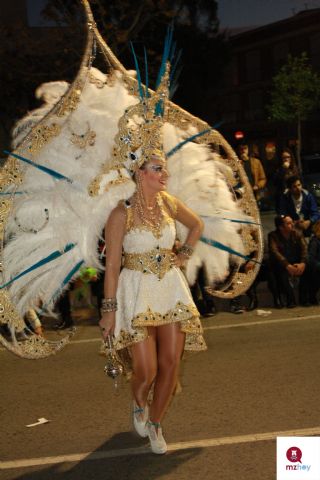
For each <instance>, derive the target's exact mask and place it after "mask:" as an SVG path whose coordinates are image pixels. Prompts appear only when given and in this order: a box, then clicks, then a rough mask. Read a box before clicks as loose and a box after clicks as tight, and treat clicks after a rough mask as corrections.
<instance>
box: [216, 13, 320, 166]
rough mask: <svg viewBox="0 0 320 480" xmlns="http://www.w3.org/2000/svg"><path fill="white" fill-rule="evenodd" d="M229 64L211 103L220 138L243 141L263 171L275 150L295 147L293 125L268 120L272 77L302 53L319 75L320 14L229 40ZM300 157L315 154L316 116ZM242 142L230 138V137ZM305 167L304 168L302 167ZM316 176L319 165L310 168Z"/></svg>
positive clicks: (319, 139) (318, 142)
mask: <svg viewBox="0 0 320 480" xmlns="http://www.w3.org/2000/svg"><path fill="white" fill-rule="evenodd" d="M230 43H231V51H232V59H231V62H230V63H229V65H228V67H227V68H226V70H225V72H224V74H223V75H224V78H223V82H222V84H223V87H222V88H221V89H220V90H219V92H218V95H217V99H216V108H217V110H216V113H217V117H220V118H222V119H223V122H224V123H223V126H222V127H221V131H222V133H223V134H224V135H225V136H226V137H227V139H228V140H229V141H230V143H231V144H233V145H234V146H236V145H237V143H238V142H239V141H241V140H242V141H245V142H248V143H249V144H253V145H255V147H256V150H257V151H258V153H259V155H260V157H261V159H262V161H263V162H264V164H265V167H266V169H267V170H268V162H269V161H272V160H274V157H275V155H277V150H279V149H280V148H282V147H284V146H291V147H293V148H294V147H295V145H296V138H297V132H296V126H295V125H294V124H292V125H285V124H283V123H280V122H279V123H277V122H271V121H270V120H268V113H267V109H266V105H268V103H270V91H271V87H272V77H273V76H274V75H275V74H276V73H277V72H278V71H279V69H280V68H281V67H282V65H284V64H285V63H286V61H287V58H288V55H289V54H290V55H292V56H299V55H300V54H301V53H303V52H306V53H307V56H308V58H309V59H310V63H311V65H312V66H313V68H314V70H315V71H317V72H318V73H320V9H312V10H305V11H303V12H300V13H298V14H296V15H294V16H292V17H290V18H288V19H285V20H282V21H279V22H276V23H272V24H269V25H265V26H263V27H259V28H256V29H254V30H250V31H246V32H244V33H240V34H238V35H234V36H232V37H230ZM302 128H303V131H302V135H303V143H302V150H303V154H315V153H319V154H320V111H315V112H313V113H312V114H311V115H310V116H309V118H308V120H307V121H306V122H304V124H303V126H302ZM236 132H238V136H239V137H241V134H242V133H243V138H241V139H238V140H237V139H236V138H235V134H236ZM306 168H308V166H307V165H306ZM315 168H316V169H317V168H318V171H319V172H320V156H319V166H318V167H317V166H315V165H313V166H312V169H315Z"/></svg>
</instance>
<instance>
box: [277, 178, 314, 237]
mask: <svg viewBox="0 0 320 480" xmlns="http://www.w3.org/2000/svg"><path fill="white" fill-rule="evenodd" d="M287 187H288V191H287V192H286V193H284V194H283V195H281V198H280V205H279V210H278V211H277V213H278V214H279V215H285V216H289V217H291V218H292V220H293V221H294V226H295V228H296V229H298V230H301V231H302V232H303V234H304V235H305V236H310V234H311V228H312V225H313V224H314V223H315V222H317V221H318V220H320V213H319V210H318V206H317V202H316V199H315V198H314V196H313V195H312V193H310V192H308V191H307V190H304V189H303V188H302V183H301V180H300V178H299V177H297V176H292V177H290V178H288V180H287Z"/></svg>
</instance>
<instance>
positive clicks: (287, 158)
mask: <svg viewBox="0 0 320 480" xmlns="http://www.w3.org/2000/svg"><path fill="white" fill-rule="evenodd" d="M281 158H282V166H283V167H284V168H289V167H290V166H291V162H292V159H291V155H290V153H289V152H282V155H281Z"/></svg>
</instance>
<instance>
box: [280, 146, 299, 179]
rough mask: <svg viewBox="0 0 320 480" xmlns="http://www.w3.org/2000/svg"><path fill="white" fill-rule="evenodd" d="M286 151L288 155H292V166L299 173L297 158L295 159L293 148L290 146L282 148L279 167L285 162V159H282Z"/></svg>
mask: <svg viewBox="0 0 320 480" xmlns="http://www.w3.org/2000/svg"><path fill="white" fill-rule="evenodd" d="M284 153H287V154H288V155H290V159H291V160H290V168H291V170H294V171H296V172H297V173H298V167H297V162H296V159H295V156H294V154H293V152H292V150H290V148H288V147H285V148H283V149H282V150H281V154H280V157H281V158H280V161H279V167H281V165H282V163H283V160H282V155H283V154H284Z"/></svg>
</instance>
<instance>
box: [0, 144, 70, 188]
mask: <svg viewBox="0 0 320 480" xmlns="http://www.w3.org/2000/svg"><path fill="white" fill-rule="evenodd" d="M3 153H5V154H6V155H9V156H10V157H14V158H17V159H18V160H21V161H22V162H25V163H28V164H29V165H32V166H33V167H35V168H37V169H38V170H41V171H42V172H44V173H47V174H48V175H50V176H51V177H53V178H55V179H57V180H65V181H66V182H68V183H73V180H71V178H69V177H66V176H65V175H62V174H61V173H59V172H56V171H55V170H52V168H48V167H45V166H44V165H40V164H39V163H35V162H33V161H32V160H30V159H29V158H25V157H22V155H17V154H16V153H11V152H8V151H7V150H3Z"/></svg>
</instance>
